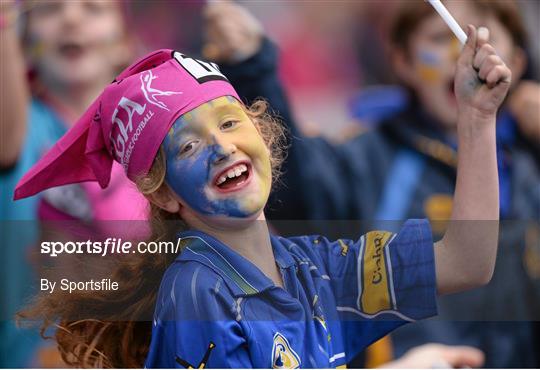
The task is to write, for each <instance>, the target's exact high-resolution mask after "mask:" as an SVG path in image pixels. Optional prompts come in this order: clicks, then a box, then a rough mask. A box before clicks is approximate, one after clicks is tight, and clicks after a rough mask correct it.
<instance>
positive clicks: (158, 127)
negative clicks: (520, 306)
mask: <svg viewBox="0 0 540 370" xmlns="http://www.w3.org/2000/svg"><path fill="white" fill-rule="evenodd" d="M468 35H469V38H468V42H467V44H466V46H465V48H464V50H463V51H462V54H461V57H460V60H459V66H458V70H457V73H456V82H455V84H456V93H457V96H458V103H459V111H460V118H459V128H460V131H459V140H460V167H459V171H458V182H457V186H456V193H455V199H454V201H455V203H454V204H455V207H454V210H453V216H452V219H453V220H465V221H468V222H455V223H453V224H451V225H450V227H449V228H448V231H447V232H446V234H445V236H444V237H443V239H442V240H441V241H439V242H437V243H435V245H436V248H434V247H433V245H434V244H433V241H432V239H431V231H430V228H429V224H428V222H427V221H425V220H410V221H407V222H406V223H405V225H404V226H403V228H402V229H401V231H400V232H399V233H397V234H395V235H394V234H391V233H388V232H383V231H374V232H370V233H368V234H366V235H364V236H362V237H360V239H359V240H358V241H356V242H355V241H350V240H341V239H340V240H338V241H336V242H331V241H328V240H327V239H325V238H323V237H319V236H302V237H295V238H289V239H286V238H280V237H276V236H273V235H270V233H269V231H268V227H267V225H266V222H265V217H264V212H263V209H264V206H265V204H266V201H267V198H268V195H269V193H270V188H271V182H272V167H273V164H275V163H276V161H275V160H273V159H274V157H273V156H272V155H271V150H272V149H275V148H276V145H275V144H276V142H275V141H272V139H275V135H268V134H269V132H270V131H271V128H272V127H273V126H272V125H271V122H270V121H269V120H268V117H267V116H266V115H264V113H263V112H262V110H261V109H256V108H260V105H257V106H255V107H253V108H252V109H248V108H245V107H243V106H242V104H241V103H240V102H239V99H238V97H237V94H236V92H235V91H234V90H233V88H232V87H231V86H230V85H229V83H228V81H227V80H226V78H225V77H224V76H223V75H222V74H221V73H220V72H219V70H218V69H217V67H216V66H215V65H213V64H209V63H205V62H202V61H198V60H195V59H191V58H189V57H186V56H184V55H182V54H180V53H178V52H171V51H168V50H166V51H163V50H162V51H157V52H155V53H152V54H150V55H148V56H147V57H146V58H143V59H142V60H141V61H139V62H137V63H135V64H134V65H132V66H131V67H129V68H128V69H126V70H125V71H124V72H123V73H122V74H121V75H120V76H119V77H118V78H117V79H116V80H115V81H114V82H113V83H112V84H111V85H109V87H108V88H107V89H106V90H105V91H104V92H103V93H102V94H101V96H100V97H99V98H98V99H97V100H96V101H95V102H94V103H93V104H92V106H91V107H90V108H89V109H88V110H87V112H86V113H85V115H84V116H83V117H82V118H81V119H80V120H79V122H78V123H77V124H76V125H75V127H74V128H73V129H71V130H70V131H69V132H68V133H67V134H66V135H65V136H64V137H63V138H62V139H61V140H60V141H59V142H58V144H57V145H56V146H55V147H54V148H53V149H52V150H51V151H50V152H49V153H48V154H47V155H46V156H45V157H44V158H43V159H42V160H41V161H40V162H39V163H38V164H37V165H36V166H35V167H34V168H33V169H32V170H31V171H30V172H29V173H27V174H26V175H25V177H24V178H23V179H22V180H21V181H20V183H19V185H18V187H17V189H16V191H15V197H16V198H22V197H26V196H30V195H32V194H35V193H36V192H39V191H41V190H43V189H45V188H47V187H50V186H56V185H59V184H65V183H71V182H77V181H89V180H94V181H98V182H99V183H100V185H101V186H107V184H108V182H109V177H110V169H111V164H112V161H113V159H114V160H116V161H118V162H119V163H120V164H121V165H122V166H123V168H124V169H125V171H126V173H127V176H128V177H129V178H130V179H131V180H133V181H135V182H136V183H137V185H138V187H139V189H140V190H141V191H142V192H143V193H145V194H146V195H147V197H148V199H149V200H150V201H151V202H152V204H153V210H154V220H155V221H156V222H154V229H155V230H154V234H155V237H156V239H159V240H162V239H163V238H167V237H168V236H169V237H170V235H167V231H168V230H164V227H165V226H166V225H167V224H166V220H167V219H176V220H182V221H183V222H184V223H185V225H186V226H187V227H188V228H189V229H190V230H188V231H183V232H181V233H179V234H178V235H177V237H178V238H180V240H181V242H182V246H183V249H182V253H181V254H180V255H179V256H177V257H172V258H170V257H167V256H159V255H158V256H154V255H152V256H137V255H135V257H132V255H131V254H129V255H126V256H123V257H125V260H124V262H125V263H124V265H123V266H121V267H120V269H119V271H118V273H117V274H116V275H115V278H116V279H118V280H119V284H120V291H117V292H111V293H103V294H102V293H99V294H96V292H86V293H85V292H82V293H80V294H76V295H67V294H66V295H64V296H62V297H58V296H56V297H53V296H45V297H42V299H41V300H40V301H38V303H37V305H36V306H35V307H34V309H33V310H32V311H30V312H27V313H26V316H41V318H43V319H45V322H46V324H47V323H50V322H54V321H57V322H58V323H59V325H60V328H61V329H60V330H58V331H57V334H56V338H57V340H58V342H59V345H60V349H61V351H62V353H63V354H64V358H65V359H66V360H67V361H68V362H69V363H70V364H73V365H79V366H81V365H82V366H122V367H128V366H142V365H143V364H144V365H145V366H146V367H175V366H176V367H205V366H208V367H272V368H274V367H275V368H285V367H289V368H290V367H326V368H327V367H341V366H344V365H345V364H346V362H347V361H348V360H350V359H351V358H352V357H354V355H355V354H356V353H357V352H358V351H360V350H361V349H362V348H364V347H365V346H366V345H368V344H369V343H371V342H373V341H374V340H376V339H377V338H379V337H381V336H382V335H384V334H386V333H387V332H389V331H391V330H392V329H394V328H396V327H398V326H400V325H401V324H403V323H406V322H409V321H414V320H417V319H421V318H424V317H428V316H431V315H434V314H435V313H436V307H435V306H436V304H435V297H436V293H437V292H438V293H449V292H453V291H459V290H464V289H467V288H470V287H473V286H477V285H480V284H484V283H486V282H487V281H488V280H489V279H490V276H491V273H492V270H493V267H494V258H495V253H496V245H497V222H496V220H497V217H498V194H497V193H498V187H497V170H496V168H497V167H496V162H495V161H496V158H495V141H494V128H495V127H494V125H495V113H496V110H497V108H498V106H499V105H500V104H501V102H502V100H503V99H504V96H505V94H506V91H507V88H508V84H509V82H510V72H509V70H508V69H507V68H506V66H505V65H504V63H503V62H502V61H501V60H500V58H498V57H497V56H496V54H495V51H494V50H493V49H492V48H491V46H489V44H488V43H487V38H488V35H487V34H486V33H485V31H482V32H478V33H477V32H476V29H475V28H474V27H472V26H469V28H468ZM481 80H482V81H484V82H481ZM265 139H266V140H265ZM269 139H270V140H269ZM306 160H309V158H306ZM51 174H54V176H52V175H51ZM321 176H324V174H321ZM313 186H317V184H313ZM299 190H300V191H301V190H302V189H299ZM473 220H493V221H492V222H485V221H484V222H473ZM169 231H170V230H169ZM133 258H135V259H137V261H138V262H133V261H131V259H133ZM173 258H174V262H172V259H173ZM171 262H172V264H171ZM167 265H170V266H169V267H168V269H167V271H165V273H164V274H163V275H162V271H163V269H164V268H165V266H167ZM161 275H162V281H161V285H160V288H159V292H158V293H157V295H156V293H155V289H156V287H157V286H156V285H154V284H156V282H155V281H154V280H153V278H155V277H156V276H161ZM58 299H62V302H63V305H62V307H61V308H58V307H57V305H56V304H55V303H56V302H58ZM111 302H119V303H117V304H118V311H119V312H122V313H123V314H124V315H121V314H109V315H108V316H105V317H104V318H103V317H102V318H101V319H103V320H101V321H97V320H92V318H88V319H87V320H78V321H75V320H74V319H73V317H74V316H73V314H74V313H76V312H77V310H80V309H81V308H82V307H85V306H86V305H90V304H92V305H93V306H92V307H98V308H99V307H108V306H110V304H111ZM122 302H129V304H127V305H126V304H124V305H122ZM152 307H153V309H154V314H153V318H152V323H151V324H147V323H146V322H140V321H139V322H137V321H135V320H137V319H139V320H141V318H143V319H144V318H147V317H146V316H144V315H145V314H146V313H148V311H149V310H152ZM108 308H109V310H108V312H110V307H108ZM128 319H130V320H132V321H131V322H126V321H125V320H128ZM150 330H151V332H152V337H151V341H150V337H149V333H150Z"/></svg>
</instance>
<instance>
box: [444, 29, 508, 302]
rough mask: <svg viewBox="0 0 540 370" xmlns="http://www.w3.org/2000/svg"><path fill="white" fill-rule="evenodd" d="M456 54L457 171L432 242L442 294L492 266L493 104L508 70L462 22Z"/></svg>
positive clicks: (502, 92) (495, 198)
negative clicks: (442, 228)
mask: <svg viewBox="0 0 540 370" xmlns="http://www.w3.org/2000/svg"><path fill="white" fill-rule="evenodd" d="M467 31H468V32H467V33H468V40H467V43H466V44H465V47H464V49H463V51H462V53H461V56H460V58H459V60H458V64H457V71H456V78H455V83H454V85H455V93H456V98H457V101H458V171H457V180H456V189H455V194H454V207H453V210H452V217H451V221H450V223H449V226H448V229H447V231H446V233H445V235H444V237H443V239H442V240H441V241H439V242H438V243H436V247H435V264H436V273H437V289H438V292H439V293H441V294H445V293H451V292H455V291H461V290H465V289H469V288H472V287H475V286H478V285H483V284H486V283H487V282H489V280H490V279H491V276H492V274H493V269H494V267H495V257H496V254H497V243H498V228H499V223H498V220H499V186H498V176H497V155H496V148H495V120H496V114H497V109H498V108H499V106H500V105H501V103H502V102H503V100H504V98H505V96H506V93H507V92H508V87H509V86H510V80H511V72H510V70H509V69H508V67H507V66H506V65H505V64H504V63H503V61H502V60H501V58H500V57H499V56H498V55H497V54H496V52H495V50H494V49H493V47H492V46H491V45H490V44H488V40H489V31H488V30H487V29H486V28H480V29H479V30H478V32H477V31H476V29H475V27H474V26H468V28H467Z"/></svg>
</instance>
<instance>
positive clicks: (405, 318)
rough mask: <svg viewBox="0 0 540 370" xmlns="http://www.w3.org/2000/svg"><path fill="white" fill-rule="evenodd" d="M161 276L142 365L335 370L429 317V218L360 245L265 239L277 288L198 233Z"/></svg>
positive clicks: (186, 236)
mask: <svg viewBox="0 0 540 370" xmlns="http://www.w3.org/2000/svg"><path fill="white" fill-rule="evenodd" d="M180 238H182V240H184V241H185V248H184V250H183V252H182V254H181V255H180V256H179V257H178V258H177V259H176V261H175V262H174V263H173V264H172V265H171V266H170V268H169V269H168V270H167V271H166V273H165V274H164V277H163V280H162V283H161V287H160V291H159V294H158V298H157V304H156V310H155V316H154V322H153V330H152V342H151V345H150V351H149V354H148V357H147V360H146V363H145V365H146V367H179V368H189V367H193V368H202V367H211V368H215V367H217V368H230V367H232V368H247V367H250V368H251V367H256V368H300V367H316V368H337V367H344V366H345V365H346V363H347V361H349V360H351V359H352V358H353V357H354V356H355V355H356V354H357V353H358V352H359V351H360V350H362V349H363V348H364V347H366V346H367V345H369V344H370V343H372V342H374V341H375V340H377V339H378V338H380V337H382V336H384V335H385V334H386V333H388V332H389V331H391V330H393V329H395V328H396V327H398V326H400V325H402V324H404V323H406V322H409V321H415V320H418V319H421V318H425V317H428V316H432V315H434V314H435V313H436V303H435V298H436V282H435V268H434V254H433V242H432V238H431V231H430V228H429V224H428V222H427V221H415V220H411V221H408V222H407V223H405V225H404V226H403V228H402V229H401V230H400V232H399V233H397V234H391V233H388V232H383V231H374V232H370V233H367V234H366V235H363V236H362V237H361V238H360V239H359V240H358V241H351V240H337V241H329V240H327V239H326V238H323V237H319V236H302V237H294V238H281V237H276V236H272V237H271V241H272V247H273V251H274V256H275V260H276V264H277V266H278V267H279V270H280V272H281V274H282V277H283V282H284V287H283V288H281V287H278V286H276V285H274V283H273V282H272V281H271V280H270V279H269V278H268V277H266V276H265V275H264V274H263V273H262V272H261V271H260V270H259V269H258V268H257V267H255V266H254V265H253V264H252V263H251V262H249V261H248V260H246V259H245V258H244V257H242V256H240V255H239V254H238V253H236V252H234V251H233V250H232V249H230V248H229V247H227V246H226V245H224V244H222V243H221V242H220V241H218V240H216V239H214V238H212V237H210V236H208V235H206V234H203V233H201V232H197V231H189V232H186V233H182V234H181V235H180Z"/></svg>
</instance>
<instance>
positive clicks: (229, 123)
mask: <svg viewBox="0 0 540 370" xmlns="http://www.w3.org/2000/svg"><path fill="white" fill-rule="evenodd" d="M237 123H238V121H233V120H229V121H226V122H223V123H222V124H221V126H220V127H219V128H220V129H221V130H228V129H230V128H233V127H234V126H236V124H237Z"/></svg>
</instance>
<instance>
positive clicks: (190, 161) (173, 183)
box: [165, 137, 250, 217]
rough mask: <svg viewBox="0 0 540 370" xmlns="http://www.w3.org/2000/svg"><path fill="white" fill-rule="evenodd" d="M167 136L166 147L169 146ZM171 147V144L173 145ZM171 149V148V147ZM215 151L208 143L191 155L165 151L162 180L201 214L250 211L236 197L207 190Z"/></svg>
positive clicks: (230, 213) (241, 213)
mask: <svg viewBox="0 0 540 370" xmlns="http://www.w3.org/2000/svg"><path fill="white" fill-rule="evenodd" d="M167 141H168V137H167V139H166V143H165V147H166V148H171V146H170V145H169V144H170V143H167ZM172 147H174V145H172ZM173 149H174V148H173ZM217 151H218V148H216V146H215V145H212V146H207V147H206V148H204V149H203V150H202V151H201V152H200V153H198V154H195V155H194V156H193V157H191V158H185V159H181V158H178V155H177V153H178V151H177V150H167V151H166V157H167V172H166V175H165V179H166V181H167V184H169V186H170V187H171V188H172V190H173V191H174V192H175V193H176V194H177V195H178V196H180V197H181V198H182V199H183V200H184V201H185V202H186V203H187V204H188V205H189V206H190V207H191V208H192V209H193V210H195V211H197V212H199V213H201V214H204V215H215V216H217V215H222V216H229V217H245V216H248V215H249V214H250V213H249V212H248V211H246V210H245V208H244V207H242V205H241V204H239V202H237V201H236V200H235V199H231V198H229V199H219V198H217V197H216V196H213V192H212V191H210V187H211V186H212V184H211V183H210V182H211V181H212V179H211V178H210V164H211V163H212V161H213V160H214V158H215V155H216V153H217Z"/></svg>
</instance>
